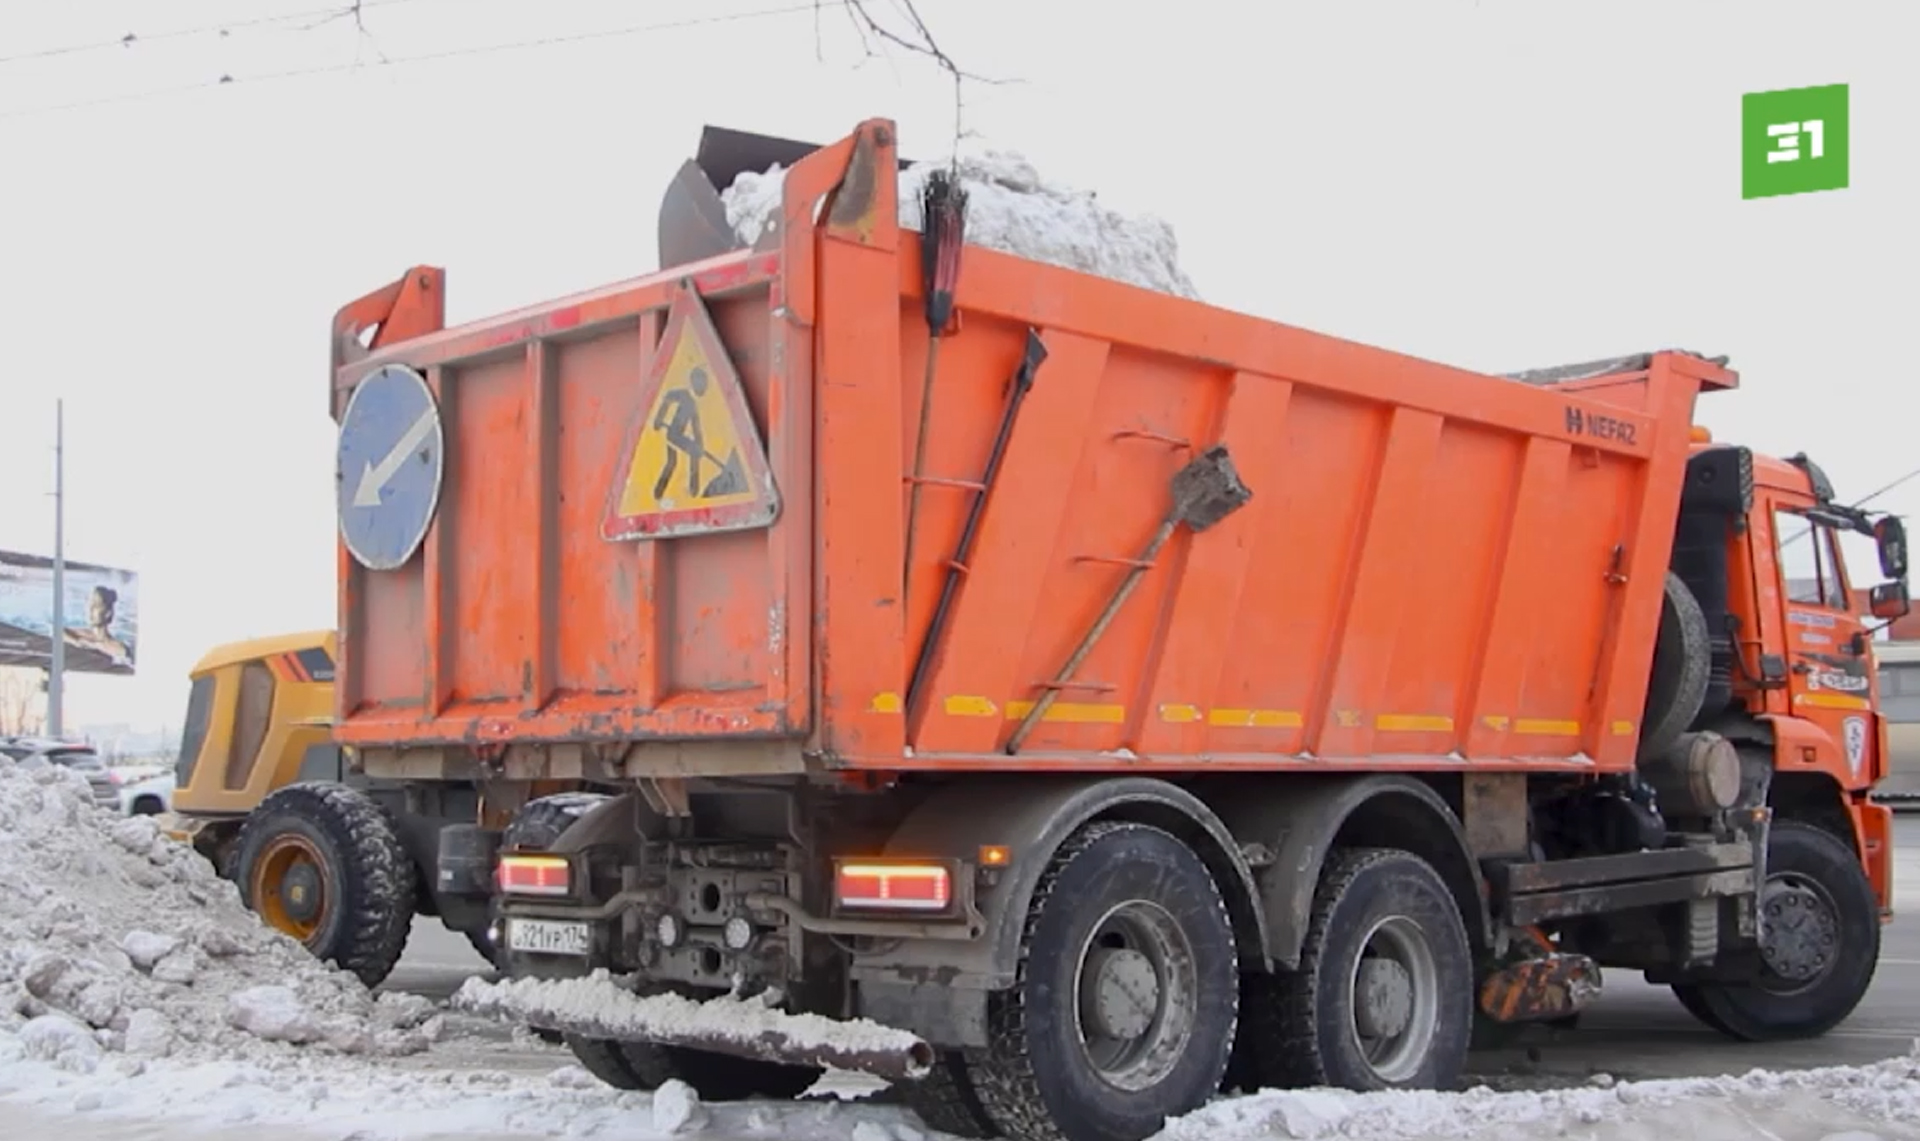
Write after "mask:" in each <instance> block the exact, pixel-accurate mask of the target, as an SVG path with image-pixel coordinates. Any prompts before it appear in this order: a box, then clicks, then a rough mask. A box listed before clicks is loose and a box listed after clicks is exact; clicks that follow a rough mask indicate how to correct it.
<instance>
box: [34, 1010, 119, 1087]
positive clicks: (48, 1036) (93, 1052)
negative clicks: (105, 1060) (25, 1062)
mask: <svg viewBox="0 0 1920 1141" xmlns="http://www.w3.org/2000/svg"><path fill="white" fill-rule="evenodd" d="M20 1045H21V1046H22V1047H24V1048H25V1050H26V1054H27V1057H29V1058H38V1059H41V1060H42V1061H47V1062H52V1063H53V1064H54V1065H56V1066H58V1067H60V1068H61V1069H63V1070H73V1071H76V1072H79V1073H92V1072H93V1070H94V1067H96V1066H98V1065H99V1064H100V1042H99V1040H98V1039H97V1038H95V1037H94V1036H93V1031H91V1030H89V1029H87V1028H86V1027H85V1026H82V1025H81V1024H80V1023H78V1022H75V1021H73V1020H72V1019H70V1018H64V1017H62V1016H60V1015H58V1014H43V1015H41V1016H40V1017H39V1018H35V1019H33V1020H32V1021H30V1022H28V1023H27V1024H26V1025H25V1026H22V1027H21V1028H20Z"/></svg>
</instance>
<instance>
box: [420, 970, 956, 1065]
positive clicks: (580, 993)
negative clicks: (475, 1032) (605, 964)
mask: <svg viewBox="0 0 1920 1141" xmlns="http://www.w3.org/2000/svg"><path fill="white" fill-rule="evenodd" d="M778 999H779V994H778V992H775V991H765V992H762V993H761V994H759V995H756V996H753V997H747V998H736V997H733V996H730V995H722V996H719V997H717V998H710V999H707V1000H705V1001H701V1002H696V1001H694V1000H692V999H689V998H685V997H683V996H681V995H677V994H657V995H649V996H647V997H645V998H642V997H640V996H638V995H636V994H634V993H633V992H632V991H631V990H629V989H628V988H627V987H625V986H623V985H621V983H620V982H619V980H617V979H615V978H614V977H613V976H612V975H610V974H609V973H608V972H606V971H605V970H598V971H595V972H594V973H593V974H591V975H589V976H587V977H585V978H577V979H531V978H522V979H506V980H502V981H500V982H488V981H486V980H484V979H479V978H470V979H468V980H467V981H466V982H465V983H462V984H461V986H460V990H459V991H458V992H457V993H455V995H454V996H453V1002H452V1004H451V1005H452V1006H453V1008H454V1009H455V1010H463V1011H467V1012H468V1013H471V1014H478V1015H488V1016H495V1017H508V1018H513V1019H525V1020H527V1021H530V1022H533V1023H535V1024H536V1025H552V1026H554V1028H555V1029H565V1028H567V1027H569V1026H582V1025H585V1026H591V1027H592V1028H593V1029H594V1030H595V1031H596V1033H597V1034H598V1035H599V1036H604V1037H609V1038H649V1037H657V1038H670V1037H685V1036H689V1035H699V1036H703V1037H706V1038H708V1039H709V1040H726V1041H732V1042H743V1043H744V1042H764V1043H767V1044H770V1045H771V1044H775V1043H779V1044H782V1045H784V1046H785V1047H786V1048H787V1049H790V1050H797V1051H806V1052H809V1053H812V1054H814V1055H815V1056H816V1057H821V1056H825V1055H826V1054H828V1053H835V1052H837V1053H839V1054H842V1055H849V1056H850V1055H888V1054H891V1055H894V1056H896V1057H898V1058H901V1059H905V1058H907V1057H909V1056H910V1055H911V1054H913V1052H914V1051H915V1050H917V1049H920V1048H921V1045H922V1044H921V1042H920V1039H919V1038H917V1037H915V1036H914V1035H912V1034H909V1033H907V1032H906V1031H904V1030H895V1029H892V1028H891V1027H887V1026H882V1025H880V1024H879V1023H877V1022H872V1021H869V1020H867V1019H864V1018H862V1019H851V1020H847V1021H839V1020H836V1019H830V1018H823V1017H821V1016H820V1015H817V1014H788V1013H786V1012H785V1011H782V1010H780V1009H778V1008H777V1006H776V1005H775V1003H776V1002H777V1001H778Z"/></svg>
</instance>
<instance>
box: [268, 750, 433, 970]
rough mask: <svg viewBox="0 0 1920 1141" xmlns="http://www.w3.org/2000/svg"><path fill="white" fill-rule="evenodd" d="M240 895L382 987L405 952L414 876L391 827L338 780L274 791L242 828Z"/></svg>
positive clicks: (317, 950)
mask: <svg viewBox="0 0 1920 1141" xmlns="http://www.w3.org/2000/svg"><path fill="white" fill-rule="evenodd" d="M232 878H233V880H234V882H235V883H236V885H237V886H238V887H239V888H240V897H241V899H242V900H244V901H245V902H246V905H247V906H248V907H249V908H251V909H252V910H253V912H254V913H255V914H257V915H259V916H260V918H261V920H262V921H264V922H265V923H266V924H267V926H269V927H272V928H275V929H276V930H279V931H281V932H283V933H285V934H287V935H289V936H291V937H292V938H294V939H297V940H299V941H300V942H301V943H302V944H303V945H305V947H306V948H307V950H309V951H311V952H312V953H313V954H314V955H315V956H316V957H318V958H321V959H325V960H327V961H329V962H332V963H334V964H335V965H337V966H339V967H340V968H341V969H343V970H347V971H351V972H352V973H353V974H355V975H357V976H359V978H360V981H361V982H363V983H365V984H366V985H367V986H370V987H372V986H378V985H379V984H380V983H381V982H382V981H383V980H385V979H386V977H387V975H388V974H389V973H391V972H392V970H393V965H394V964H395V963H396V962H398V961H399V959H400V953H401V951H403V950H405V949H406V945H407V933H408V931H409V930H410V928H411V926H412V924H413V910H414V873H413V863H412V861H411V860H410V859H409V858H408V856H407V851H406V848H405V847H403V846H402V845H401V843H400V838H399V836H398V835H396V834H395V832H394V829H393V823H392V822H391V821H390V820H388V819H387V815H386V813H385V812H383V811H381V809H380V806H379V805H377V804H375V803H374V802H373V800H372V799H371V798H370V797H368V796H366V795H365V794H364V793H361V792H359V791H357V790H355V789H351V788H348V787H347V786H345V785H341V784H330V783H326V782H319V781H314V782H306V783H301V784H290V785H287V786H286V787H284V788H280V789H276V790H274V791H273V792H272V793H271V794H269V795H268V796H267V798H266V799H265V800H262V801H261V802H260V806H259V807H258V808H256V809H254V810H253V812H252V813H251V814H249V815H248V817H247V822H246V823H245V824H244V825H242V826H241V829H240V836H239V840H238V842H237V843H236V845H235V850H234V855H233V877H232Z"/></svg>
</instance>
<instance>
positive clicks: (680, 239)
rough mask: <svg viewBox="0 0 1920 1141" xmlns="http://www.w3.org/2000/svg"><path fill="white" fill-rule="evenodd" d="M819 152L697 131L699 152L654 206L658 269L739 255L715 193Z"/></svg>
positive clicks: (727, 132) (768, 240)
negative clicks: (750, 174)
mask: <svg viewBox="0 0 1920 1141" xmlns="http://www.w3.org/2000/svg"><path fill="white" fill-rule="evenodd" d="M819 149H820V146H819V144H817V143H803V142H799V141H797V140H794V139H782V138H776V137H774V136H772V135H756V134H753V133H752V132H749V131H736V130H732V129H731V128H728V127H706V128H704V129H702V130H701V132H700V149H699V150H698V151H696V152H695V154H694V157H693V158H691V159H688V160H687V161H686V162H685V163H682V164H681V166H680V169H679V171H678V172H676V173H675V174H674V176H673V181H672V182H670V183H668V184H667V192H666V194H665V195H664V196H663V197H662V198H661V201H660V226H659V250H660V268H661V269H671V268H673V267H674V266H681V265H686V264H687V263H689V262H696V261H704V260H706V259H707V258H711V257H718V256H720V255H721V254H725V253H731V252H733V251H734V250H740V249H745V248H746V243H745V242H742V241H741V240H740V238H739V236H738V235H736V234H735V233H734V232H733V227H732V226H730V225H728V224H727V209H726V206H725V205H724V204H723V203H722V202H721V201H720V192H721V191H722V190H725V189H726V188H727V187H729V186H732V185H733V180H734V179H736V178H739V177H740V176H741V175H742V174H743V173H745V172H747V171H754V172H756V173H759V172H764V171H765V170H767V169H768V168H769V167H772V166H776V165H778V166H781V167H791V166H792V165H793V164H794V163H796V162H799V161H800V160H801V159H803V158H806V157H807V156H808V155H810V154H812V153H813V152H815V151H817V150H819ZM910 165H911V164H910V163H909V162H908V161H907V160H906V159H904V158H903V159H901V160H900V169H902V170H905V169H906V168H907V167H908V166H910ZM773 238H774V231H773V230H772V229H771V228H769V230H768V232H767V233H764V234H762V235H760V245H762V246H770V245H771V244H772V240H773Z"/></svg>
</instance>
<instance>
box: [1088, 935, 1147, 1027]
mask: <svg viewBox="0 0 1920 1141" xmlns="http://www.w3.org/2000/svg"><path fill="white" fill-rule="evenodd" d="M1084 977H1085V980H1086V981H1085V983H1084V986H1085V989H1086V992H1087V993H1086V999H1087V1000H1088V1001H1086V1002H1084V1004H1083V1005H1084V1007H1085V1016H1086V1019H1087V1023H1088V1026H1089V1028H1090V1029H1091V1030H1093V1032H1094V1033H1096V1034H1098V1035H1100V1036H1101V1037H1103V1038H1118V1039H1121V1040H1122V1041H1129V1040H1132V1039H1135V1038H1138V1037H1140V1036H1141V1035H1142V1034H1145V1033H1146V1032H1147V1028H1148V1027H1149V1026H1151V1025H1153V1014H1154V1011H1155V1010H1156V1009H1158V1007H1159V1005H1160V978H1159V975H1158V974H1157V973H1156V972H1155V971H1154V969H1153V960H1151V959H1149V958H1148V957H1147V956H1145V955H1143V954H1141V953H1140V952H1139V951H1134V950H1129V949H1127V948H1123V947H1103V948H1100V949H1099V950H1096V951H1095V952H1094V953H1093V954H1092V955H1090V956H1088V960H1087V971H1086V975H1085V976H1084Z"/></svg>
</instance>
